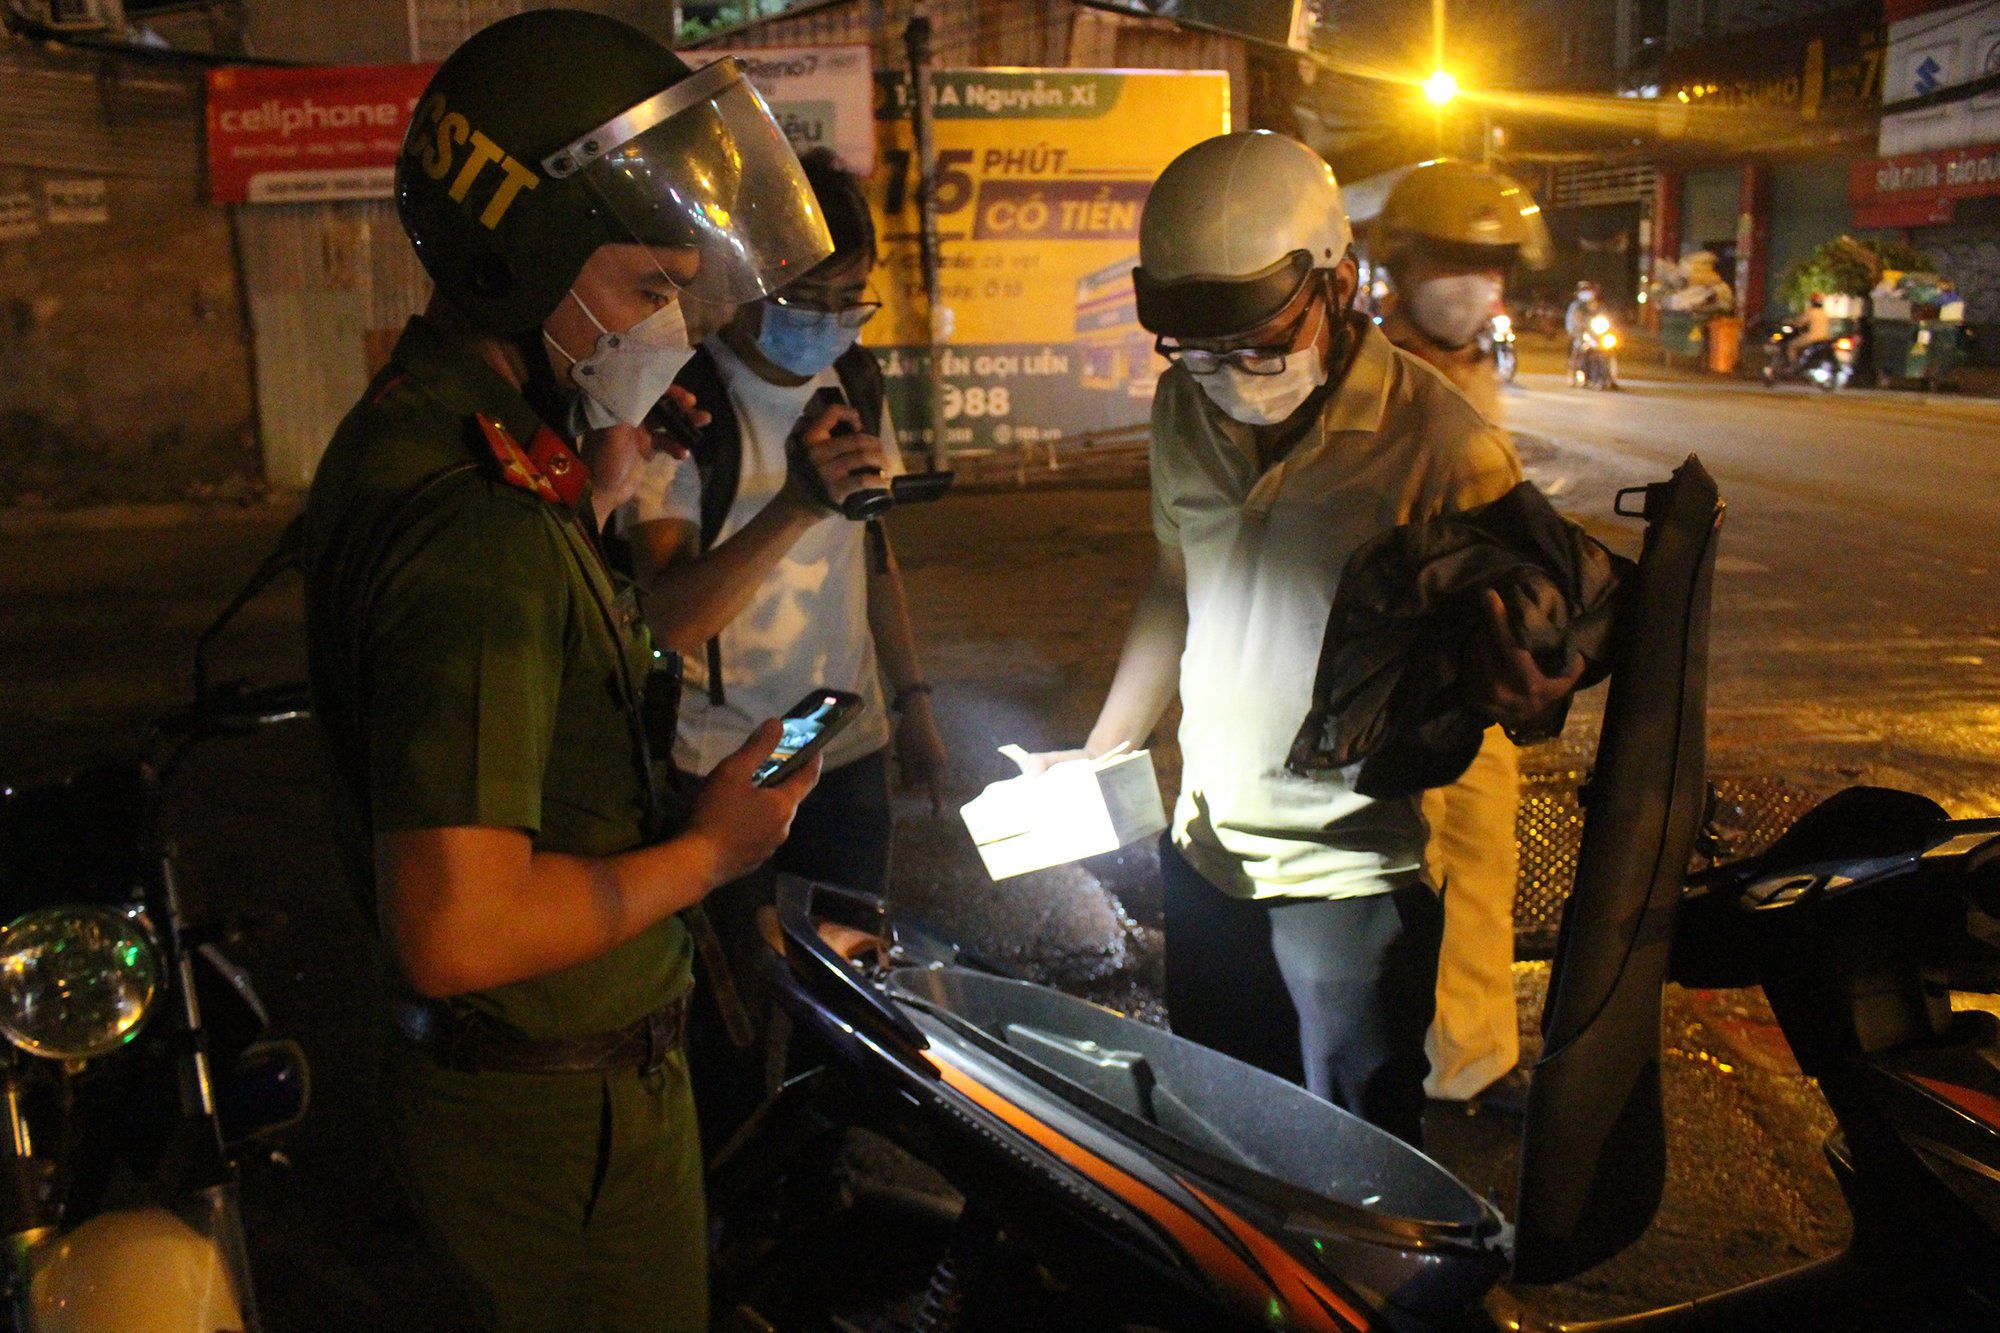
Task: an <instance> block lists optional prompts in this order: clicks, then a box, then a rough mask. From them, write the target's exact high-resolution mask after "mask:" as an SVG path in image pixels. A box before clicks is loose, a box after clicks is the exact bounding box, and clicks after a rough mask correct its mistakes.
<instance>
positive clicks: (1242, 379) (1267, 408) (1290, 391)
mask: <svg viewBox="0 0 2000 1333" xmlns="http://www.w3.org/2000/svg"><path fill="white" fill-rule="evenodd" d="M1194 382H1195V383H1196V384H1199V385H1200V386H1201V391H1202V392H1203V393H1205V394H1207V395H1208V401H1209V402H1211V403H1214V404H1215V405H1216V406H1217V407H1219V408H1221V409H1222V411H1223V412H1224V414H1225V415H1228V416H1231V417H1234V418H1235V419H1236V420H1238V421H1240V422H1242V423H1243V424H1244V425H1246V426H1269V425H1274V424H1275V423H1277V422H1280V421H1283V420H1284V419H1285V418H1286V417H1288V416H1290V415H1291V414H1292V413H1294V412H1296V411H1298V410H1299V406H1300V404H1302V403H1304V402H1305V400H1306V399H1308V398H1310V397H1312V395H1313V390H1314V389H1317V388H1318V387H1319V386H1320V385H1322V384H1324V383H1326V366H1325V365H1324V364H1322V363H1321V360H1320V357H1319V353H1318V351H1317V350H1316V349H1314V348H1310V347H1308V348H1306V349H1305V350H1304V351H1303V352H1293V353H1292V354H1291V355H1290V356H1288V357H1286V358H1285V368H1284V369H1283V370H1281V371H1279V372H1278V373H1277V374H1275V375H1252V374H1250V373H1249V372H1248V371H1243V370H1238V369H1237V368H1236V367H1234V366H1224V367H1222V369H1220V370H1218V371H1216V372H1214V373H1213V374H1209V375H1196V376H1195V377H1194Z"/></svg>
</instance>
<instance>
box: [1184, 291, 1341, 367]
mask: <svg viewBox="0 0 2000 1333" xmlns="http://www.w3.org/2000/svg"><path fill="white" fill-rule="evenodd" d="M1318 304H1319V302H1317V301H1309V302H1307V303H1306V308H1305V309H1304V310H1301V311H1300V312H1299V317H1298V319H1296V320H1295V321H1293V323H1292V327H1291V328H1290V329H1289V330H1287V331H1286V333H1285V337H1284V341H1283V342H1279V343H1273V344H1271V345H1270V346H1267V347H1232V348H1229V349H1228V350H1226V351H1220V352H1218V351H1214V350H1212V349H1210V348H1206V347H1183V346H1181V345H1180V344H1179V343H1170V342H1168V341H1167V340H1166V339H1165V338H1155V339H1153V350H1154V351H1156V352H1158V353H1159V354H1160V355H1161V356H1163V357H1165V358H1166V359H1167V360H1169V361H1177V362H1179V363H1180V364H1181V365H1184V366H1186V367H1187V368H1188V372H1189V373H1190V374H1193V375H1213V374H1214V373H1215V372H1216V371H1218V370H1221V369H1222V368H1223V367H1224V366H1232V367H1234V368H1235V369H1237V370H1240V371H1242V372H1243V373H1244V374H1246V375H1278V374H1282V373H1283V372H1284V369H1285V358H1286V357H1287V356H1289V355H1291V352H1292V344H1293V343H1295V342H1297V341H1298V340H1299V330H1300V329H1302V328H1304V327H1305V324H1306V318H1307V317H1308V316H1309V315H1311V314H1312V312H1313V309H1314V307H1316V306H1317V305H1318Z"/></svg>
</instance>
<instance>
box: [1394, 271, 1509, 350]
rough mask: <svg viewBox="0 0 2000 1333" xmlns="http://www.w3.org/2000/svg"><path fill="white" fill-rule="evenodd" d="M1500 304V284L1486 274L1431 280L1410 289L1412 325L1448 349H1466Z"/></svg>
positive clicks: (1466, 274) (1458, 275)
mask: <svg viewBox="0 0 2000 1333" xmlns="http://www.w3.org/2000/svg"><path fill="white" fill-rule="evenodd" d="M1499 300H1500V284H1499V283H1497V282H1495V281H1494V280H1493V279H1492V278H1490V277H1488V276H1487V275H1486V274H1484V273H1458V274H1454V275H1453V276H1451V277H1449V278H1429V279H1427V280H1425V281H1423V282H1419V283H1417V284H1415V285H1414V286H1412V287H1411V288H1410V301H1409V306H1410V322H1411V323H1412V324H1415V325H1416V326H1417V327H1418V328H1419V329H1421V330H1422V331H1423V333H1424V335H1425V336H1426V337H1428V338H1430V339H1432V340H1433V341H1434V342H1438V343H1441V344H1443V345H1444V346H1446V347H1463V346H1465V345H1466V344H1467V343H1469V342H1471V341H1472V339H1473V337H1474V336H1475V335H1476V334H1477V333H1478V332H1479V330H1480V328H1481V327H1482V326H1483V325H1484V324H1485V323H1486V321H1487V320H1489V319H1491V318H1492V317H1493V307H1494V305H1495V303H1497V302H1498V301H1499Z"/></svg>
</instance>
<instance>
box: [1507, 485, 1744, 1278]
mask: <svg viewBox="0 0 2000 1333" xmlns="http://www.w3.org/2000/svg"><path fill="white" fill-rule="evenodd" d="M1643 493H1644V496H1645V510H1644V517H1645V519H1646V537H1645V546H1644V548H1643V550H1642V552H1641V554H1640V557H1639V567H1638V571H1637V575H1636V577H1635V578H1634V580H1633V582H1632V585H1631V586H1632V589H1633V591H1631V592H1630V593H1628V594H1626V601H1625V604H1624V605H1623V606H1621V607H1620V608H1619V613H1618V621H1619V634H1618V637H1619V642H1618V650H1617V653H1618V655H1617V661H1616V663H1615V665H1614V667H1613V669H1612V675H1611V686H1610V693H1609V695H1608V697H1607V698H1606V700H1605V707H1604V723H1603V730H1602V733H1601V734H1600V736H1599V739H1598V745H1597V761H1596V764H1595V765H1594V767H1593V770H1592V778H1591V784H1590V804H1589V806H1588V807H1587V809H1586V811H1585V814H1584V822H1583V839H1582V842H1581V844H1580V846H1579V848H1578V851H1577V861H1576V883H1575V887H1574V888H1573V889H1572V890H1571V893H1570V898H1569V901H1568V903H1567V904H1566V905H1565V906H1564V909H1563V916H1562V932H1561V934H1560V935H1559V936H1558V938H1557V942H1556V960H1555V968H1554V970H1553V972H1552V973H1551V975H1550V978H1549V994H1548V1001H1547V1004H1546V1005H1545V1007H1544V1009H1543V1016H1542V1036H1543V1049H1542V1054H1541V1056H1540V1058H1539V1059H1538V1060H1537V1061H1536V1063H1535V1069H1534V1077H1533V1079H1532V1080H1531V1081H1530V1082H1529V1085H1528V1114H1527V1124H1526V1126H1525V1130H1524V1134H1523V1140H1522V1153H1521V1183H1520V1194H1519V1200H1518V1203H1517V1206H1516V1208H1515V1212H1514V1227H1515V1237H1514V1275H1515V1277H1516V1278H1517V1279H1519V1280H1521V1281H1525V1282H1559V1281H1562V1280H1563V1279H1565V1278H1567V1277H1570V1276H1572V1275H1574V1274H1576V1273H1579V1272H1581V1271H1583V1270H1584V1269H1586V1268H1589V1267H1591V1266H1592V1265H1594V1264H1597V1263H1600V1262H1602V1261H1603V1260H1605V1259H1607V1258H1609V1257H1611V1256H1612V1255H1614V1254H1616V1253H1618V1252H1619V1251H1620V1250H1622V1249H1624V1248H1625V1247H1626V1246H1627V1245H1629V1244H1631V1243H1632V1242H1633V1241H1634V1240H1636V1239H1637V1238H1638V1237H1639V1235H1640V1234H1641V1233H1643V1232H1644V1231H1645V1229H1646V1228H1647V1226H1648V1225H1650V1224H1651V1222H1652V1218H1653V1214H1654V1212H1655V1210H1656V1209H1657V1208H1658V1207H1659V1202H1660V1195H1661V1191H1662V1188H1663V1187H1664V1185H1665V1180H1666V1133H1665V1121H1664V1116H1663V1113H1662V1108H1661V1103H1660V1018H1661V1014H1660V990H1661V987H1662V986H1663V985H1664V984H1665V981H1666V970H1667V960H1668V953H1669V947H1670V945H1671V942H1672V938H1673V925H1674V917H1675V913H1676V911H1677V910H1678V907H1679V904H1680V899H1681V892H1682V887H1683V884H1684V882H1685V879H1686V876H1687V869H1688V861H1689V858H1690V857H1691V855H1692V854H1693V850H1694V842H1695V835H1696V833H1697V832H1698V831H1699V829H1700V827H1701V819H1702V811H1703V807H1704V804H1705V797H1706V792H1707V785H1706V772H1705V767H1704V756H1705V723H1706V717H1707V712H1706V703H1707V668H1708V621H1709V600H1710V591H1711V585H1712V581H1713V576H1714V569H1715V550H1716V536H1717V532H1718V530H1719V529H1720V527H1721V525H1722V514H1723V506H1722V499H1721V496H1720V494H1719V493H1718V491H1717V489H1716V485H1715V482H1714V481H1713V480H1712V479H1711V478H1710V477H1709V475H1708V473H1707V472H1706V471H1705V470H1704V469H1703V468H1702V466H1701V461H1700V460H1699V459H1698V458H1695V457H1693V456H1692V455H1690V456H1689V458H1688V460H1687V461H1686V462H1685V463H1683V464H1682V465H1681V466H1680V468H1678V469H1677V470H1676V471H1675V472H1674V475H1673V478H1672V480H1670V481H1666V482H1661V483H1658V484H1656V485H1653V486H1648V487H1645V488H1643ZM1622 499H1623V496H1622V495H1621V500H1622ZM1620 512H1621V513H1629V511H1627V510H1625V509H1623V508H1622V507H1621V509H1620Z"/></svg>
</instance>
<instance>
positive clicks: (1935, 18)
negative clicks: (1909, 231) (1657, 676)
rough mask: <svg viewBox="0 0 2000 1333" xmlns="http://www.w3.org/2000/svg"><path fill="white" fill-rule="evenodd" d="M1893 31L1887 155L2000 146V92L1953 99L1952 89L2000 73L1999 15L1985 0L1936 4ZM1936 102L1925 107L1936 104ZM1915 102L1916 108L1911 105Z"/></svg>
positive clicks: (1882, 145) (1883, 145) (1884, 135)
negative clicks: (1899, 108)
mask: <svg viewBox="0 0 2000 1333" xmlns="http://www.w3.org/2000/svg"><path fill="white" fill-rule="evenodd" d="M1892 19H1893V21H1892V22H1891V23H1890V25H1889V61H1888V78H1887V82H1886V83H1885V85H1884V88H1883V94H1882V96H1883V101H1884V103H1885V108H1884V109H1885V110H1889V109H1890V108H1894V107H1896V106H1898V105H1899V104H1900V105H1902V106H1904V107H1905V108H1906V109H1903V110H1893V111H1889V114H1885V115H1884V116H1883V117H1882V130H1881V138H1880V141H1879V146H1878V147H1877V149H1876V151H1877V152H1879V153H1880V154H1881V155H1882V156H1883V157H1896V156H1900V155H1904V154H1910V153H1922V152H1925V151H1927V150H1932V149H1939V148H1954V147H1958V146H1961V145H1964V144H1974V143H1991V142H1994V141H1995V140H2000V92H1986V93H1981V94H1978V95H1976V96H1973V97H1952V96H1950V92H1951V90H1952V89H1954V88H1956V87H1958V86H1959V85H1961V84H1965V83H1969V82H1971V81H1972V80H1974V79H1980V78H1986V77H1990V76H1992V75H1995V74H2000V15H1997V14H1996V13H1995V12H1994V9H1993V6H1992V5H1991V4H1988V3H1983V0H1973V3H1969V4H1962V5H1955V6H1937V5H1933V6H1931V7H1930V8H1929V9H1928V10H1927V11H1925V12H1923V13H1921V14H1910V15H1906V16H1903V17H1901V18H1893V16H1892ZM1940 94H1942V95H1943V96H1942V97H1941V98H1939V100H1935V101H1933V102H1930V103H1928V104H1927V103H1925V102H1922V101H1919V100H1918V99H1923V98H1934V97H1938V95H1940ZM1913 102H1914V103H1915V105H1914V106H1911V105H1910V104H1911V103H1913Z"/></svg>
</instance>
